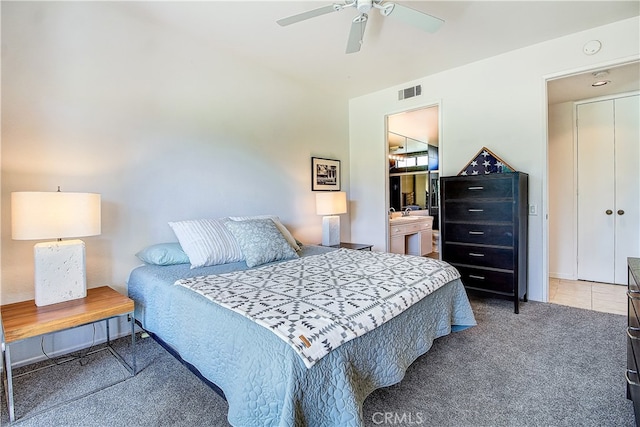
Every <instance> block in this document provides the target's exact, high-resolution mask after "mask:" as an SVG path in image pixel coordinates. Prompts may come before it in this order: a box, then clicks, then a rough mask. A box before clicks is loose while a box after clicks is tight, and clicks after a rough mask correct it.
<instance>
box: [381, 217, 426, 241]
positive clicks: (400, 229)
mask: <svg viewBox="0 0 640 427" xmlns="http://www.w3.org/2000/svg"><path fill="white" fill-rule="evenodd" d="M429 229H431V227H430V225H429V223H428V222H427V221H416V222H408V223H406V224H398V225H390V226H389V234H390V235H391V237H393V236H398V235H404V234H412V233H418V232H419V231H423V230H429Z"/></svg>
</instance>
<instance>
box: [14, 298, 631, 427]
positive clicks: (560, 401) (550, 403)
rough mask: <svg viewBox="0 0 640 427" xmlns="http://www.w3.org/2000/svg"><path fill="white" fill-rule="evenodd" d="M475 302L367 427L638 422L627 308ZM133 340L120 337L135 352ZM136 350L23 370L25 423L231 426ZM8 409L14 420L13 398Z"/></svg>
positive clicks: (142, 348)
mask: <svg viewBox="0 0 640 427" xmlns="http://www.w3.org/2000/svg"><path fill="white" fill-rule="evenodd" d="M472 305H473V308H474V312H475V314H476V318H477V320H478V326H476V327H474V328H471V329H468V330H466V331H463V332H459V333H454V334H451V335H449V336H447V337H443V338H440V339H438V340H436V342H435V343H434V345H433V348H432V349H431V350H430V351H429V352H428V353H427V354H426V355H424V356H422V357H421V358H419V359H418V360H417V361H416V362H415V363H414V364H413V365H412V366H411V367H410V368H409V370H408V371H407V373H406V375H405V378H404V380H403V381H402V382H400V383H399V384H397V385H394V386H391V387H388V388H385V389H380V390H377V391H375V392H374V393H372V394H371V395H370V396H369V398H368V399H367V400H366V402H365V405H364V419H365V425H366V426H367V427H374V426H380V425H394V426H409V425H410V426H418V425H423V426H632V425H633V424H634V418H633V408H632V404H631V402H630V401H628V400H627V399H626V393H625V379H624V371H625V365H626V341H625V327H626V318H625V317H624V316H618V315H613V314H606V313H598V312H592V311H588V310H582V309H577V308H570V307H563V306H558V305H553V304H544V303H538V302H527V303H523V304H522V305H521V310H520V314H518V315H516V314H514V313H513V304H512V303H511V302H510V301H507V300H499V299H480V298H477V297H472ZM128 341H129V340H119V341H118V343H117V344H118V346H119V347H120V351H122V352H123V353H124V354H125V355H126V354H127V351H128V346H127V344H128ZM137 354H138V367H139V373H138V374H137V375H136V377H134V378H130V379H125V380H122V379H123V378H125V377H126V375H125V371H124V370H123V369H122V368H120V367H119V366H118V365H117V364H114V363H117V362H115V359H113V358H112V357H110V356H109V355H108V353H107V352H100V353H96V354H95V355H92V356H90V357H89V358H88V360H87V361H86V363H85V365H84V366H82V367H80V366H79V362H78V361H75V362H70V363H69V364H66V366H62V367H61V366H56V367H55V368H53V369H46V370H41V371H38V372H37V373H34V374H29V375H25V376H23V377H21V378H20V379H19V381H16V383H15V396H16V408H17V416H18V417H22V418H21V419H20V420H18V421H17V422H16V425H20V426H21V427H28V426H45V425H46V426H226V425H228V423H227V421H226V413H227V404H226V402H225V401H224V400H223V399H222V398H220V397H219V396H218V395H217V394H215V392H213V391H212V390H211V389H210V388H209V387H208V386H206V385H205V384H204V383H203V382H202V381H200V380H199V379H198V378H197V377H196V376H195V375H193V374H192V373H191V372H190V371H188V370H187V369H186V368H185V367H183V366H182V365H181V364H180V363H179V362H178V361H176V360H175V359H174V358H173V357H172V356H170V355H169V354H168V353H167V352H166V351H165V350H164V349H162V347H160V346H159V345H158V344H157V343H155V342H154V341H153V340H152V339H150V338H149V339H141V340H139V341H138V346H137ZM114 381H121V382H119V383H117V384H115V385H111V386H109V387H107V388H105V389H104V390H102V391H99V392H97V393H93V394H90V395H88V396H85V397H82V398H80V399H78V400H76V401H74V402H72V403H67V404H62V405H61V404H59V400H58V399H59V398H60V396H62V395H68V396H71V395H75V396H82V394H84V393H86V390H87V389H88V388H89V386H96V384H98V385H99V384H100V383H101V384H102V385H108V384H111V383H112V382H114ZM54 387H62V389H56V390H55V391H52V390H53V388H54ZM74 393H75V394H74ZM47 406H48V407H51V406H52V408H51V409H46V408H45V407H47ZM1 408H2V414H1V421H2V423H3V424H5V423H7V421H8V416H7V408H6V402H4V399H3V402H2V407H1ZM43 410H44V411H43Z"/></svg>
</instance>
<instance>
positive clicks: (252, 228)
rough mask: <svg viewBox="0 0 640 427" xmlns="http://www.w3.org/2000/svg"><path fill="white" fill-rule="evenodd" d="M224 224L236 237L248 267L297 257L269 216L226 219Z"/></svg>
mask: <svg viewBox="0 0 640 427" xmlns="http://www.w3.org/2000/svg"><path fill="white" fill-rule="evenodd" d="M224 225H226V226H227V228H228V229H229V231H231V234H233V237H235V238H236V240H237V242H238V244H239V245H240V249H242V253H243V255H244V259H245V262H246V263H247V267H249V268H251V267H257V266H259V265H262V264H266V263H268V262H273V261H281V260H286V259H292V258H298V254H297V253H296V251H295V250H294V249H293V247H292V246H291V244H290V243H289V242H288V241H287V239H286V238H285V237H284V236H283V235H282V232H281V231H280V230H279V229H278V227H277V226H276V224H275V222H273V220H272V219H270V218H258V219H249V220H244V221H227V222H225V223H224Z"/></svg>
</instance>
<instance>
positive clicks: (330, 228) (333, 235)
mask: <svg viewBox="0 0 640 427" xmlns="http://www.w3.org/2000/svg"><path fill="white" fill-rule="evenodd" d="M316 213H317V214H318V215H324V216H323V217H322V246H335V245H339V244H340V217H339V216H338V215H339V214H343V213H347V193H345V192H344V191H330V192H323V193H316Z"/></svg>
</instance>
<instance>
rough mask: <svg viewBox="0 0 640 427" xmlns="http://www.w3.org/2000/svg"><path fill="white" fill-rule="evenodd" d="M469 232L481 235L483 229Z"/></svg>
mask: <svg viewBox="0 0 640 427" xmlns="http://www.w3.org/2000/svg"><path fill="white" fill-rule="evenodd" d="M469 234H477V235H480V236H482V235H483V234H484V231H470V232H469Z"/></svg>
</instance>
